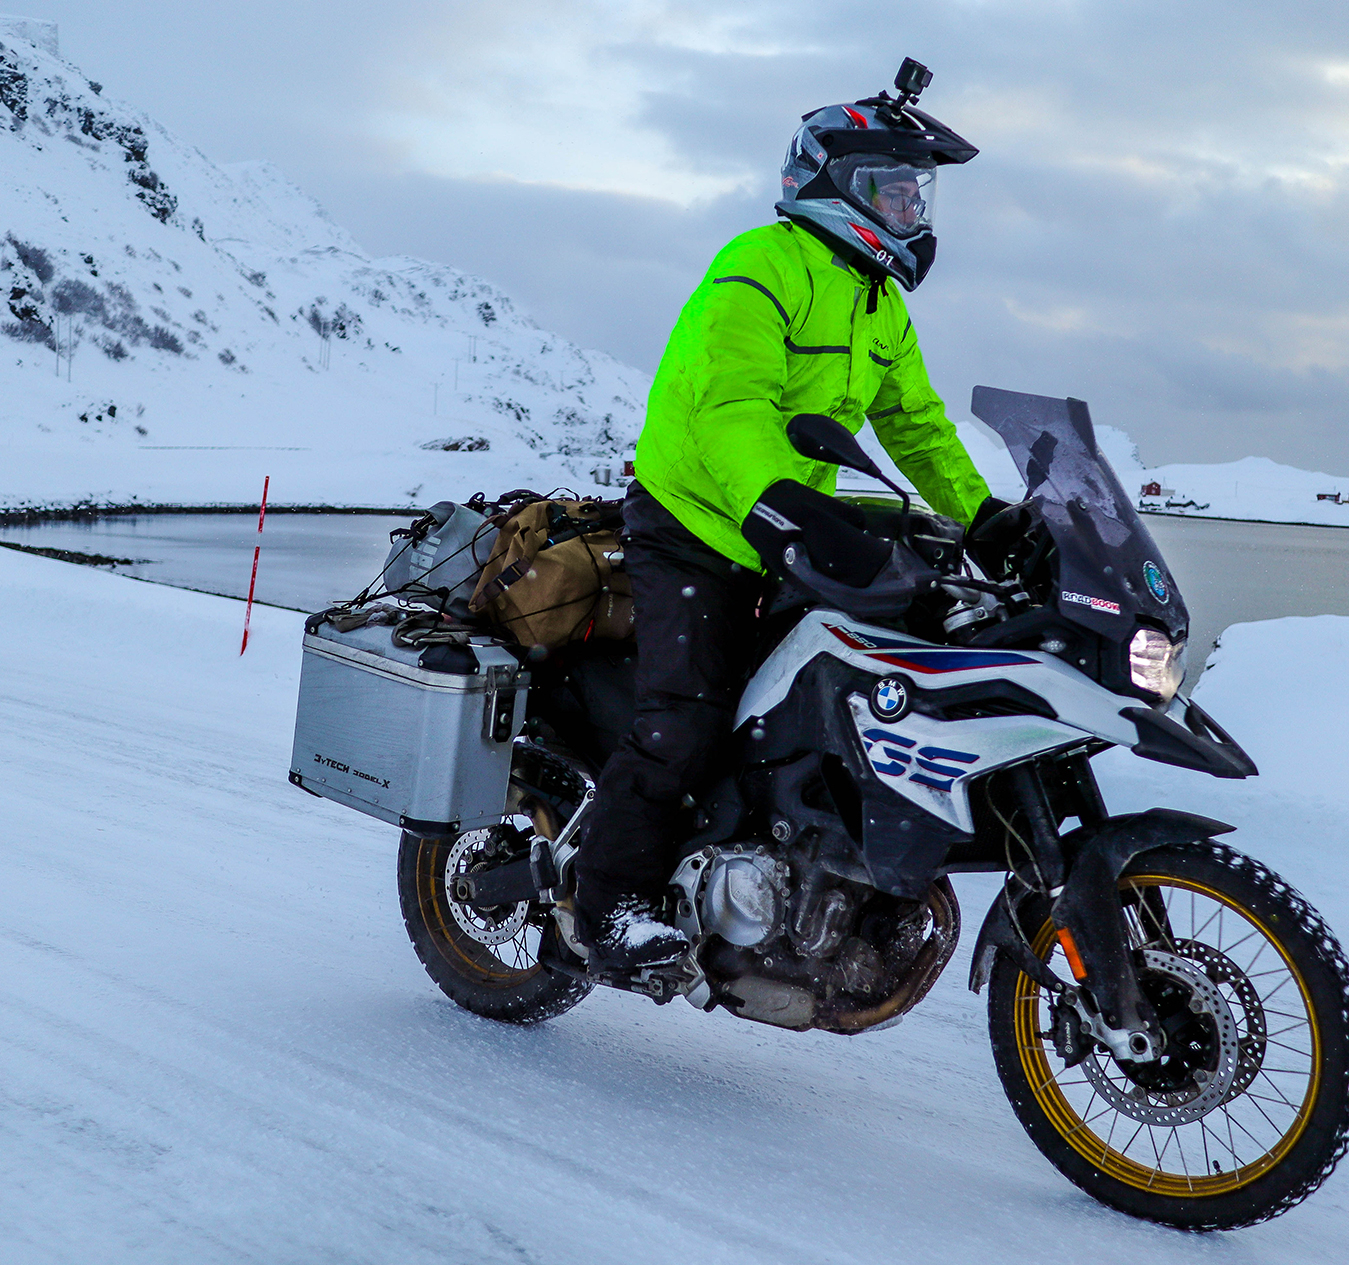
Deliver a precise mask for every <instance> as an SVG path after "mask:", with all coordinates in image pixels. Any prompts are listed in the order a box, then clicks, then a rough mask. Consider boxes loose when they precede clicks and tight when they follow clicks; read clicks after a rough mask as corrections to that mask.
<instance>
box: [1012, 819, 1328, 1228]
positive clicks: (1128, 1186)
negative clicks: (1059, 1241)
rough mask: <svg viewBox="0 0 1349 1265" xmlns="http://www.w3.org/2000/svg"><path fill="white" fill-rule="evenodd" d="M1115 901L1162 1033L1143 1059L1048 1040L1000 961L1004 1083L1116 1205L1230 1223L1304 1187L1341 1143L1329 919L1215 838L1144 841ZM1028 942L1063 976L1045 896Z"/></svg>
mask: <svg viewBox="0 0 1349 1265" xmlns="http://www.w3.org/2000/svg"><path fill="white" fill-rule="evenodd" d="M1120 899H1121V904H1122V905H1123V908H1124V913H1125V917H1126V920H1127V922H1128V924H1129V927H1130V931H1131V937H1132V939H1133V945H1134V951H1135V958H1136V961H1138V962H1139V964H1140V970H1139V978H1140V983H1141V984H1142V987H1143V990H1144V992H1145V993H1146V994H1147V995H1148V997H1149V999H1150V1000H1151V1001H1152V1003H1153V1005H1154V1007H1155V1008H1156V1009H1157V1011H1158V1014H1159V1017H1160V1019H1161V1023H1162V1026H1163V1028H1164V1030H1165V1031H1166V1033H1167V1044H1166V1049H1165V1051H1164V1053H1163V1056H1162V1057H1161V1058H1160V1059H1159V1060H1157V1061H1156V1062H1153V1063H1150V1064H1140V1063H1133V1062H1131V1061H1129V1060H1116V1059H1114V1058H1112V1057H1111V1055H1110V1054H1109V1052H1108V1051H1106V1050H1105V1049H1104V1047H1101V1046H1095V1048H1094V1049H1093V1050H1092V1051H1091V1052H1090V1053H1088V1054H1087V1056H1086V1058H1085V1059H1084V1060H1083V1061H1082V1062H1080V1063H1078V1064H1077V1065H1076V1066H1073V1067H1068V1066H1066V1065H1065V1063H1064V1061H1063V1060H1062V1059H1060V1058H1059V1057H1058V1056H1057V1054H1056V1053H1055V1046H1054V1040H1053V1033H1052V1030H1053V1027H1054V1016H1053V1014H1052V1012H1051V1005H1050V998H1049V997H1048V996H1047V995H1046V994H1045V992H1044V991H1043V990H1042V989H1041V988H1040V986H1039V985H1038V984H1037V983H1036V982H1035V981H1034V980H1032V979H1030V977H1029V976H1027V975H1025V974H1023V973H1022V972H1021V971H1020V970H1018V969H1017V968H1016V967H1015V966H1013V965H1012V964H1011V963H1010V962H1009V961H1008V960H1007V959H1006V958H1002V959H1000V960H999V962H998V964H997V966H996V967H995V969H994V972H993V976H992V979H991V982H990V990H989V1031H990V1035H991V1037H992V1040H993V1051H994V1057H995V1059H996V1061H997V1067H998V1074H999V1076H1000V1077H1001V1079H1002V1083H1003V1087H1004V1089H1005V1090H1006V1091H1007V1096H1008V1098H1009V1099H1010V1100H1011V1102H1012V1106H1013V1108H1014V1110H1015V1111H1016V1114H1017V1116H1018V1118H1019V1119H1020V1121H1021V1123H1022V1125H1023V1126H1024V1127H1025V1129H1026V1132H1027V1133H1028V1134H1029V1135H1030V1137H1031V1140H1032V1141H1033V1142H1034V1143H1035V1145H1036V1146H1037V1147H1039V1149H1040V1151H1041V1152H1042V1153H1043V1154H1044V1155H1045V1157H1046V1158H1047V1159H1048V1160H1049V1161H1050V1162H1051V1163H1052V1164H1053V1165H1054V1166H1055V1167H1056V1168H1058V1169H1059V1171H1060V1172H1062V1173H1063V1174H1064V1176H1065V1177H1067V1178H1068V1179H1069V1180H1070V1181H1072V1182H1074V1183H1075V1184H1076V1185H1078V1186H1080V1187H1081V1188H1082V1189H1083V1190H1085V1191H1086V1192H1087V1193H1088V1194H1091V1195H1093V1196H1095V1197H1096V1198H1097V1199H1099V1200H1101V1201H1102V1202H1103V1203H1106V1204H1109V1205H1110V1206H1111V1207H1114V1208H1118V1209H1119V1210H1120V1211H1122V1212H1127V1213H1131V1214H1132V1215H1134V1216H1137V1217H1144V1218H1147V1219H1148V1220H1151V1221H1159V1222H1162V1223H1164V1224H1167V1225H1173V1226H1177V1227H1180V1228H1183V1229H1190V1230H1213V1229H1232V1228H1235V1227H1237V1226H1243V1225H1250V1224H1253V1223H1254V1222H1257V1221H1263V1220H1265V1219H1266V1218H1268V1217H1272V1216H1277V1215H1278V1214H1279V1213H1280V1212H1283V1211H1285V1210H1286V1209H1288V1208H1290V1207H1292V1206H1293V1205H1294V1204H1296V1203H1298V1202H1300V1201H1301V1200H1303V1199H1305V1198H1306V1197H1307V1196H1308V1195H1309V1194H1311V1192H1312V1191H1314V1190H1315V1189H1316V1188H1317V1187H1318V1186H1319V1185H1320V1184H1321V1183H1322V1182H1323V1181H1324V1180H1325V1179H1326V1178H1327V1177H1328V1176H1329V1175H1330V1173H1331V1171H1332V1170H1333V1169H1334V1167H1335V1164H1336V1163H1337V1161H1338V1160H1339V1158H1340V1157H1341V1156H1342V1155H1343V1154H1344V1151H1345V1149H1346V1146H1347V1145H1349V1142H1347V1140H1346V1139H1347V1138H1349V966H1347V965H1346V962H1345V959H1344V955H1343V953H1342V952H1341V951H1340V947H1339V945H1338V944H1337V943H1336V941H1335V938H1334V936H1333V935H1332V934H1331V932H1330V930H1329V928H1328V927H1327V926H1326V925H1325V923H1324V922H1323V921H1322V920H1321V918H1320V916H1319V915H1318V914H1317V913H1316V911H1315V910H1313V909H1312V908H1311V907H1310V906H1309V905H1308V904H1307V903H1306V902H1305V901H1304V900H1303V899H1302V898H1301V897H1300V896H1298V894H1297V893H1296V892H1294V891H1293V890H1292V889H1291V888H1290V887H1289V886H1288V885H1287V884H1286V883H1284V882H1283V881H1282V880H1281V879H1280V878H1279V877H1278V876H1277V875H1275V874H1274V873H1272V872H1271V871H1270V870H1268V869H1266V868H1265V867H1264V866H1262V865H1260V864H1259V863H1258V862H1255V861H1253V860H1251V859H1250V858H1248V857H1245V856H1242V855H1241V854H1240V853H1238V852H1235V851H1233V850H1232V849H1230V848H1227V847H1224V846H1222V845H1219V844H1213V843H1206V844H1196V845H1191V846H1183V847H1168V848H1162V849H1158V850H1157V851H1153V852H1148V853H1146V854H1144V855H1142V856H1140V857H1137V858H1135V859H1134V861H1133V862H1132V863H1131V864H1130V865H1129V866H1128V868H1127V869H1126V870H1125V873H1124V876H1123V878H1122V879H1121V880H1120ZM1022 921H1023V926H1024V928H1025V930H1026V933H1027V936H1028V937H1029V939H1030V941H1031V946H1032V948H1033V949H1034V951H1035V952H1036V953H1037V954H1039V955H1040V956H1041V957H1042V958H1044V959H1045V960H1046V961H1049V962H1050V964H1051V966H1053V967H1054V968H1055V970H1056V973H1057V974H1059V975H1060V977H1062V978H1065V979H1066V978H1069V977H1070V972H1069V971H1068V969H1067V966H1066V964H1065V963H1063V962H1062V961H1056V960H1055V959H1056V958H1057V957H1061V952H1062V951H1061V949H1060V948H1059V947H1058V942H1057V940H1056V938H1055V934H1054V927H1053V924H1052V922H1051V921H1050V918H1049V908H1048V904H1047V902H1044V901H1040V902H1038V903H1035V904H1033V905H1032V902H1029V901H1028V902H1027V904H1026V905H1024V906H1023V919H1022Z"/></svg>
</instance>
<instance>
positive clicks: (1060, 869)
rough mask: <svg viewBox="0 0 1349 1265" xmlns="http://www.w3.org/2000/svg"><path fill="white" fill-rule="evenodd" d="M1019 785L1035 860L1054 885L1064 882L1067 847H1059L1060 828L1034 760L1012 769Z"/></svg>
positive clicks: (1046, 879)
mask: <svg viewBox="0 0 1349 1265" xmlns="http://www.w3.org/2000/svg"><path fill="white" fill-rule="evenodd" d="M1008 773H1009V775H1010V778H1011V782H1012V786H1013V787H1014V788H1015V789H1016V794H1017V799H1018V801H1019V807H1020V808H1021V810H1022V811H1023V812H1024V813H1025V814H1026V820H1027V821H1028V822H1029V823H1030V830H1031V842H1032V844H1033V846H1034V848H1035V861H1036V864H1037V865H1038V866H1039V867H1040V873H1041V874H1042V875H1043V876H1044V881H1045V883H1046V884H1048V886H1049V887H1050V888H1051V889H1055V888H1059V887H1061V886H1063V878H1064V866H1063V849H1062V848H1061V847H1059V828H1058V826H1057V824H1056V823H1055V821H1054V814H1053V813H1052V812H1051V811H1050V809H1049V800H1048V798H1047V797H1046V795H1045V788H1044V785H1043V783H1041V781H1040V775H1039V773H1038V772H1037V771H1036V769H1035V766H1034V765H1033V764H1030V763H1026V764H1018V765H1016V766H1015V767H1013V768H1011V769H1009V770H1008Z"/></svg>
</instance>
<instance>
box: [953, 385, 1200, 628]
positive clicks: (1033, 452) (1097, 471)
mask: <svg viewBox="0 0 1349 1265" xmlns="http://www.w3.org/2000/svg"><path fill="white" fill-rule="evenodd" d="M970 410H971V412H973V413H974V415H975V417H977V418H978V419H979V420H980V421H981V422H984V423H985V424H986V425H988V426H991V427H992V428H993V429H994V430H995V431H997V432H998V434H999V435H1000V436H1001V437H1002V440H1003V442H1004V443H1005V444H1006V445H1007V450H1008V452H1010V453H1011V455H1012V460H1013V461H1015V462H1016V465H1017V469H1018V470H1020V471H1021V476H1022V478H1024V479H1025V480H1026V488H1027V491H1028V492H1029V494H1030V496H1031V498H1032V499H1033V500H1034V501H1035V503H1036V504H1037V505H1038V506H1039V509H1040V512H1041V514H1042V515H1043V516H1044V521H1045V524H1046V526H1047V527H1048V529H1049V532H1050V535H1051V536H1052V537H1053V539H1054V543H1055V545H1057V546H1058V553H1059V590H1060V591H1059V594H1058V605H1059V611H1060V613H1061V614H1062V615H1063V616H1064V617H1065V618H1066V619H1071V620H1073V621H1074V622H1075V623H1078V624H1082V625H1084V626H1085V627H1087V628H1090V629H1092V630H1093V631H1094V632H1098V633H1102V634H1103V635H1105V636H1107V637H1109V638H1111V640H1114V641H1123V640H1125V639H1127V638H1128V637H1129V636H1131V635H1132V632H1133V629H1134V625H1135V622H1136V621H1137V619H1138V618H1139V617H1140V616H1142V617H1143V619H1144V620H1145V621H1147V622H1150V623H1158V624H1160V625H1161V626H1162V627H1164V628H1165V629H1166V630H1167V632H1168V633H1169V634H1170V636H1171V638H1172V640H1179V639H1181V638H1183V637H1185V635H1186V634H1187V632H1188V629H1189V613H1188V612H1187V611H1186V609H1185V603H1184V601H1183V600H1182V598H1181V596H1180V590H1179V589H1178V588H1177V587H1176V582H1175V580H1173V579H1172V577H1171V571H1170V569H1169V568H1168V567H1167V565H1166V560H1165V559H1164V558H1163V557H1162V555H1161V552H1160V551H1159V550H1158V548H1157V545H1156V543H1155V542H1154V541H1153V539H1152V536H1151V535H1150V534H1149V532H1148V529H1147V528H1146V527H1145V526H1143V521H1142V519H1140V518H1139V516H1138V511H1137V510H1135V509H1134V506H1133V502H1132V500H1130V498H1129V497H1128V496H1127V495H1126V494H1125V491H1124V489H1123V488H1122V487H1120V483H1119V480H1118V479H1117V478H1116V477H1115V472H1114V471H1113V470H1111V468H1110V465H1109V463H1108V462H1107V461H1106V460H1105V458H1104V457H1102V456H1101V454H1100V451H1099V450H1098V449H1097V447H1096V433H1095V431H1094V430H1093V429H1092V425H1091V415H1090V414H1089V413H1088V412H1087V406H1086V405H1085V404H1084V403H1083V402H1082V401H1081V400H1072V399H1068V400H1055V399H1052V398H1050V397H1049V396H1044V395H1022V394H1020V393H1018V392H1016V391H999V390H996V389H995V388H993V387H975V388H974V399H973V401H972V403H971V405H970Z"/></svg>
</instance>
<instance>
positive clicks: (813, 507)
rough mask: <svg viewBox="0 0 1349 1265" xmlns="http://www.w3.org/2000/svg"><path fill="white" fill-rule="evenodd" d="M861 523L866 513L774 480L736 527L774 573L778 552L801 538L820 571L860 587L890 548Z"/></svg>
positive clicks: (794, 483) (780, 567)
mask: <svg viewBox="0 0 1349 1265" xmlns="http://www.w3.org/2000/svg"><path fill="white" fill-rule="evenodd" d="M865 526H866V517H865V516H864V515H863V513H862V511H861V510H859V509H857V508H856V507H855V506H852V505H845V504H843V502H841V501H836V500H835V499H834V498H833V497H832V496H826V495H825V494H824V493H823V492H817V491H815V489H814V488H808V487H807V486H806V485H805V484H804V483H798V482H797V481H796V480H795V479H779V480H778V481H777V482H776V483H774V484H773V485H772V486H771V487H769V488H768V489H767V490H766V491H765V492H764V493H763V495H761V496H760V497H759V499H758V500H757V501H756V502H755V503H754V508H753V509H751V510H750V512H749V513H748V514H747V515H746V516H745V521H744V523H742V524H741V527H740V531H741V534H742V535H743V536H744V537H745V539H746V540H747V541H749V543H750V544H751V545H753V546H754V548H755V549H756V550H757V551H758V554H759V557H761V558H762V559H763V562H764V566H765V567H767V568H768V569H769V570H770V571H772V572H773V573H774V574H775V575H782V574H784V572H785V568H784V566H783V563H782V551H783V550H784V549H785V548H786V547H787V546H788V545H789V544H791V543H793V542H794V541H800V542H801V543H802V544H804V545H805V549H806V554H807V556H808V557H809V558H810V562H811V565H812V566H813V567H814V568H815V569H816V570H817V571H818V572H819V573H820V574H821V575H824V576H827V577H828V578H829V579H831V580H837V581H839V582H840V583H842V584H846V585H849V586H850V587H852V588H857V589H861V588H865V587H866V586H867V585H868V584H870V583H871V582H872V580H874V579H875V578H876V576H877V574H878V573H879V571H880V569H881V568H882V567H883V566H884V565H885V564H886V562H887V561H888V560H889V558H890V551H891V549H892V548H893V545H892V544H891V543H890V542H889V541H886V540H879V539H877V537H875V536H870V535H868V534H867V533H866V532H865V531H864V530H863V528H864V527H865Z"/></svg>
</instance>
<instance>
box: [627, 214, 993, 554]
mask: <svg viewBox="0 0 1349 1265" xmlns="http://www.w3.org/2000/svg"><path fill="white" fill-rule="evenodd" d="M871 287H872V282H871V280H870V278H868V277H866V276H864V275H863V274H862V273H860V272H858V271H857V270H856V269H854V268H852V267H850V266H848V265H847V264H846V263H845V262H844V261H842V260H841V259H839V258H837V257H836V256H835V255H834V253H833V251H832V249H831V248H830V247H829V246H827V245H825V243H824V242H822V241H821V240H820V239H819V238H817V237H814V236H812V235H811V234H810V233H808V232H806V231H805V230H803V229H800V228H796V227H794V226H793V225H791V224H790V223H786V222H783V223H778V224H771V225H767V226H765V227H763V228H756V229H751V230H750V231H749V232H748V233H744V234H742V235H741V236H739V237H737V238H735V240H734V241H732V242H731V243H730V244H729V245H728V246H727V247H726V248H725V249H724V250H723V251H722V252H721V253H720V254H719V255H718V256H717V257H716V259H714V260H713V261H712V267H711V268H710V269H709V270H708V273H707V276H706V277H704V278H703V280H702V283H701V284H700V285H699V286H698V288H697V289H696V290H695V291H694V292H693V295H692V297H690V299H689V301H688V302H687V303H686V304H685V305H684V310H683V312H681V313H680V316H679V320H678V322H676V324H675V327H674V331H673V333H671V335H670V341H669V344H668V345H667V346H666V348H665V355H664V356H663V357H662V358H661V362H660V368H659V369H658V370H657V371H656V380H655V382H654V383H653V384H652V387H651V396H650V399H649V401H648V403H647V414H646V424H645V426H644V427H643V428H642V434H641V438H640V440H639V441H638V444H637V458H636V471H637V478H638V479H639V480H641V482H642V484H643V485H644V486H645V487H646V488H647V489H648V490H649V491H650V492H651V494H652V495H653V496H654V497H655V498H656V499H657V500H658V501H659V502H660V503H661V504H662V505H664V506H665V508H666V509H668V510H669V511H670V512H671V513H672V514H673V515H674V516H675V517H676V518H677V519H679V521H680V522H681V523H683V525H684V526H685V527H687V528H688V529H689V531H691V532H692V533H693V534H694V535H695V536H697V537H698V538H699V539H700V540H703V541H704V542H706V543H707V544H708V545H710V546H711V547H712V548H713V549H715V550H717V551H718V552H719V553H721V554H724V555H725V556H726V557H728V558H730V559H731V560H732V561H734V562H738V563H740V564H741V565H742V566H746V567H752V568H754V569H755V570H756V571H757V570H761V569H762V568H761V565H760V562H759V557H758V554H756V553H755V551H754V549H753V548H752V547H751V546H750V545H749V543H748V542H747V541H746V540H745V538H744V537H743V536H742V535H741V534H740V524H741V523H742V522H743V521H744V519H745V516H746V515H747V514H748V513H749V511H750V509H751V507H752V506H753V505H754V502H755V501H757V500H758V499H759V496H760V494H761V493H762V492H763V491H764V489H765V488H767V487H768V486H769V485H770V484H772V483H776V482H777V481H778V480H779V479H796V480H798V481H800V482H801V483H805V484H808V485H809V486H810V487H813V488H817V489H819V490H820V491H822V492H825V493H828V494H831V495H832V494H833V491H834V483H835V479H836V477H837V475H838V467H837V466H834V465H830V464H827V463H824V462H818V461H811V460H809V459H808V458H806V457H802V456H801V455H800V454H798V453H797V451H796V450H795V449H794V448H793V447H792V446H791V444H790V443H788V441H787V433H786V427H787V423H788V422H789V421H790V420H791V419H792V418H793V417H794V416H796V414H797V413H827V414H828V415H829V416H830V417H833V418H836V419H837V420H838V421H840V422H842V423H843V424H844V425H845V426H846V427H848V429H849V430H851V431H852V432H853V433H854V434H855V433H856V432H857V431H859V430H860V429H861V428H862V423H863V422H864V421H866V420H867V419H870V421H871V424H872V426H873V427H874V428H875V430H876V433H877V435H878V436H879V437H880V440H881V443H882V444H884V446H885V450H886V451H887V452H888V453H889V454H890V456H891V457H892V458H893V459H894V462H895V464H896V465H897V466H898V467H899V468H900V470H901V471H902V472H903V474H904V476H905V477H906V478H908V479H909V480H910V481H911V482H912V483H913V485H914V486H915V487H916V488H917V489H918V491H919V493H920V494H921V495H922V497H923V499H924V500H925V501H927V503H928V504H929V505H930V506H932V508H933V509H935V510H936V511H937V512H938V513H941V514H947V515H949V516H950V517H952V518H956V519H959V520H961V521H962V522H965V523H968V522H969V521H970V519H971V518H973V516H974V512H975V510H976V509H978V508H979V505H980V503H981V502H982V501H983V500H984V498H985V497H986V496H987V495H988V487H987V485H986V484H985V483H984V481H983V479H982V478H981V477H980V475H979V472H978V471H977V470H976V469H975V468H974V464H973V462H971V461H970V459H969V455H968V454H967V453H966V452H965V448H964V446H963V445H962V444H961V442H960V440H959V439H958V438H957V436H956V431H955V427H954V426H953V425H952V424H951V422H950V421H949V420H948V419H947V416H946V409H945V406H944V405H943V404H942V402H941V399H940V397H939V396H938V395H937V393H936V392H935V391H934V390H933V389H932V384H931V383H930V382H929V381H928V377H927V370H926V369H925V368H924V367H923V357H922V355H921V354H920V352H919V350H918V339H917V336H916V335H915V334H914V331H913V323H912V321H910V320H909V317H908V313H907V312H906V311H905V308H904V302H903V300H902V299H901V298H900V296H899V291H898V288H897V287H896V285H895V284H894V282H892V281H887V282H886V283H885V285H884V287H883V288H881V289H880V290H879V291H878V292H877V293H876V295H875V296H874V299H875V301H874V306H875V312H874V313H869V312H868V310H867V309H868V307H870V306H873V303H872V298H873V296H872V294H871Z"/></svg>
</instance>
